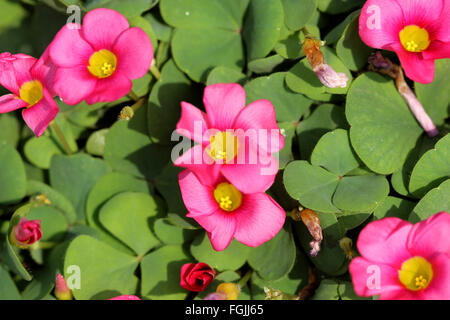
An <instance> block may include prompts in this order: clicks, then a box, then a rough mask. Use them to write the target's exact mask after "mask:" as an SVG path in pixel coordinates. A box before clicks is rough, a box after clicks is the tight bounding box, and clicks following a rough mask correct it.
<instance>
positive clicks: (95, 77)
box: [49, 8, 153, 105]
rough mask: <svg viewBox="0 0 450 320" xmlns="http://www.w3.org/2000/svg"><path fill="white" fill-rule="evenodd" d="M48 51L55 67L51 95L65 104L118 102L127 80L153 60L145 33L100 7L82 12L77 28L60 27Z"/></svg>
mask: <svg viewBox="0 0 450 320" xmlns="http://www.w3.org/2000/svg"><path fill="white" fill-rule="evenodd" d="M49 47H50V57H51V59H52V61H53V62H54V63H55V64H56V65H57V67H58V69H57V70H56V73H55V91H56V93H57V94H58V95H59V96H60V97H61V99H63V101H64V102H65V103H67V104H70V105H74V104H78V103H80V102H81V101H83V100H86V102H87V103H88V104H94V103H97V102H112V101H115V100H117V99H119V98H122V97H123V96H125V95H126V94H128V93H129V92H130V90H131V88H132V82H131V80H134V79H138V78H141V77H142V76H144V75H145V74H146V73H147V72H148V71H149V69H150V65H151V62H152V59H153V47H152V43H151V41H150V39H149V37H148V36H147V34H146V33H145V32H144V31H143V30H142V29H140V28H130V25H129V23H128V21H127V19H126V18H125V17H124V16H123V15H121V14H120V13H118V12H117V11H114V10H110V9H104V8H100V9H95V10H92V11H90V12H88V13H87V14H86V16H85V17H84V20H83V25H82V26H80V25H78V24H74V23H71V24H67V25H65V26H64V27H63V28H62V29H61V30H60V31H59V32H58V34H57V35H56V37H55V39H54V40H53V41H52V43H51V44H50V46H49Z"/></svg>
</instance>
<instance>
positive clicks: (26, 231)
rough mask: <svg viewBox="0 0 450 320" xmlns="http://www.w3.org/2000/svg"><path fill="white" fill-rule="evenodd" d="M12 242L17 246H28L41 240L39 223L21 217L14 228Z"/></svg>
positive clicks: (38, 221)
mask: <svg viewBox="0 0 450 320" xmlns="http://www.w3.org/2000/svg"><path fill="white" fill-rule="evenodd" d="M13 233H14V240H15V242H16V244H17V245H19V246H28V245H31V244H33V243H35V242H36V241H39V239H41V238H42V231H41V221H40V220H28V219H27V218H25V217H23V218H22V219H21V220H20V222H19V223H18V224H17V225H16V226H15V227H14V230H13Z"/></svg>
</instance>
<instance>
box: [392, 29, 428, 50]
mask: <svg viewBox="0 0 450 320" xmlns="http://www.w3.org/2000/svg"><path fill="white" fill-rule="evenodd" d="M399 37H400V42H401V43H402V45H403V48H405V50H407V51H409V52H422V51H424V50H426V49H427V48H428V46H429V45H430V37H429V34H428V31H427V30H426V29H424V28H420V27H418V26H416V25H409V26H406V27H405V28H403V30H402V31H400V33H399Z"/></svg>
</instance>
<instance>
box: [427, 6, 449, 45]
mask: <svg viewBox="0 0 450 320" xmlns="http://www.w3.org/2000/svg"><path fill="white" fill-rule="evenodd" d="M449 30H450V1H444V9H443V10H442V13H441V16H440V17H439V19H436V20H435V21H433V22H431V23H430V24H429V25H428V26H427V31H428V32H429V33H430V37H431V39H433V40H440V41H444V42H448V41H450V32H449Z"/></svg>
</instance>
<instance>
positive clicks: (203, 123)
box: [177, 101, 209, 144]
mask: <svg viewBox="0 0 450 320" xmlns="http://www.w3.org/2000/svg"><path fill="white" fill-rule="evenodd" d="M207 130H208V122H207V118H206V113H204V112H203V111H201V110H200V109H199V108H197V107H194V106H193V105H192V104H190V103H187V102H184V101H182V102H181V118H180V120H179V121H178V123H177V132H178V133H179V134H181V135H183V136H185V137H188V138H189V139H191V140H193V141H195V142H198V143H201V144H208V143H209V140H208V139H207V138H204V137H206V135H205V133H206V131H207Z"/></svg>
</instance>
